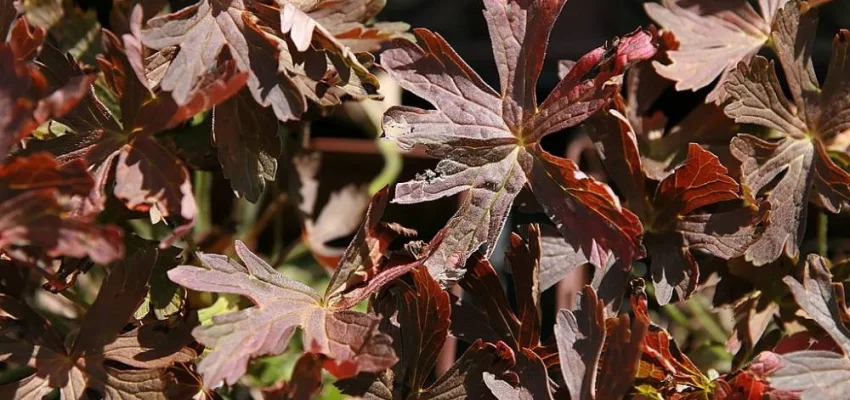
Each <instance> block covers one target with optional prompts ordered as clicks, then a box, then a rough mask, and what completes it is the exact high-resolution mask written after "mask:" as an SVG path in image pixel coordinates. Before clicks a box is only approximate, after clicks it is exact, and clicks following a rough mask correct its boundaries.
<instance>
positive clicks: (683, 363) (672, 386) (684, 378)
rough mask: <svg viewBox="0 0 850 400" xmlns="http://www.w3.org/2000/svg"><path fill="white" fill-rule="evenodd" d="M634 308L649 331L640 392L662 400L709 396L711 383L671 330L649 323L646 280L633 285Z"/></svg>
mask: <svg viewBox="0 0 850 400" xmlns="http://www.w3.org/2000/svg"><path fill="white" fill-rule="evenodd" d="M631 304H632V309H633V310H634V312H635V317H636V318H637V319H638V321H640V322H642V323H644V324H646V325H648V328H649V329H648V331H646V335H645V336H643V343H642V351H643V354H642V355H641V358H640V365H639V366H638V370H637V375H636V377H635V386H636V388H637V389H638V390H639V391H640V392H642V393H645V392H651V393H654V394H656V395H658V396H660V398H680V397H678V396H679V394H682V393H688V396H707V395H709V394H710V393H711V390H712V382H711V380H710V379H709V378H708V377H706V376H705V375H703V373H702V372H701V371H700V369H699V368H697V366H696V365H694V363H693V362H692V361H691V360H690V359H689V358H688V356H687V355H686V354H684V353H683V352H682V351H681V350H680V349H679V346H678V345H677V344H676V341H675V340H674V339H673V337H672V336H671V335H670V333H669V332H667V330H665V329H663V328H661V327H659V326H657V325H655V324H652V322H651V320H650V319H649V315H648V313H647V301H646V293H645V292H644V290H643V280H642V279H641V280H639V281H637V282H633V283H632V295H631ZM693 398H699V397H693Z"/></svg>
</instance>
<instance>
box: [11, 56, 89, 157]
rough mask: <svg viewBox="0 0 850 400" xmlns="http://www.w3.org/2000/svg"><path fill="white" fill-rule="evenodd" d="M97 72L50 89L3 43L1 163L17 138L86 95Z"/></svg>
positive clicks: (38, 74)
mask: <svg viewBox="0 0 850 400" xmlns="http://www.w3.org/2000/svg"><path fill="white" fill-rule="evenodd" d="M94 78H95V77H94V75H81V76H78V77H75V78H74V79H71V80H69V81H68V82H66V84H65V85H63V86H61V87H56V88H51V87H49V85H48V81H47V80H46V79H45V77H44V75H42V74H41V72H39V70H38V69H37V68H35V67H34V66H33V65H30V64H28V63H26V62H23V61H20V60H18V58H17V55H16V53H15V49H14V48H13V47H10V46H9V45H6V44H0V110H3V112H2V116H0V162H2V161H3V160H5V159H6V157H7V156H8V154H9V152H10V150H11V149H12V147H13V146H14V145H15V143H16V142H17V141H18V140H21V139H23V138H24V137H26V136H28V135H29V134H30V133H31V131H32V130H34V129H35V128H36V127H38V125H39V124H41V123H43V122H45V121H47V120H49V119H51V118H56V117H61V116H62V115H64V114H66V113H68V111H70V110H71V109H72V108H73V107H74V106H75V105H76V104H77V103H78V102H79V101H80V99H82V98H83V97H84V96H85V95H86V94H87V89H88V87H89V85H90V84H91V82H93V81H94Z"/></svg>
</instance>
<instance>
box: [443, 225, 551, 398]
mask: <svg viewBox="0 0 850 400" xmlns="http://www.w3.org/2000/svg"><path fill="white" fill-rule="evenodd" d="M540 252H541V248H540V231H539V229H538V228H537V227H536V226H531V227H529V231H528V243H527V244H526V242H524V241H523V240H522V239H521V238H520V237H519V236H518V235H517V234H512V236H511V248H510V251H509V252H508V253H507V256H506V259H507V261H508V262H509V263H510V266H511V270H512V271H513V274H512V278H513V282H514V287H515V289H516V292H515V293H516V297H515V300H516V305H517V312H514V311H513V309H512V308H511V305H510V303H509V300H508V298H507V295H506V294H505V292H504V291H503V289H502V285H501V281H500V280H499V276H498V275H497V273H496V271H495V270H494V269H493V266H492V265H491V264H490V262H489V261H488V260H487V259H486V258H484V257H483V255H482V254H481V253H476V254H474V255H473V257H472V258H471V259H470V260H469V261H468V262H467V274H466V276H465V277H464V279H463V280H461V281H460V286H461V287H462V288H463V290H464V291H465V292H466V293H467V294H469V296H470V297H471V298H472V299H474V302H459V303H455V304H454V305H453V308H452V314H453V315H455V316H456V318H455V319H454V320H453V321H452V328H451V329H452V335H454V336H456V337H458V338H459V339H461V340H466V341H469V342H473V341H474V340H477V339H479V338H481V339H484V340H487V341H490V342H499V343H504V344H506V345H507V346H508V347H509V348H510V349H511V351H512V352H513V353H515V354H516V363H517V365H516V366H514V368H512V369H511V372H512V373H514V374H516V375H517V376H518V379H519V384H520V385H521V387H524V388H527V389H530V390H531V393H532V394H539V393H546V391H544V388H542V387H540V385H539V383H540V382H538V379H539V378H538V377H537V376H536V372H534V371H535V370H537V363H538V362H540V363H542V364H543V365H544V366H550V365H552V364H554V363H556V361H555V360H554V349H553V348H552V347H553V346H552V344H550V343H544V342H543V341H542V340H541V330H542V327H541V318H542V317H541V315H540V284H539V278H538V276H539V275H538V268H539V265H540V254H541V253H540ZM469 320H476V321H480V322H479V323H476V324H469V323H468V321H469ZM544 386H545V384H544Z"/></svg>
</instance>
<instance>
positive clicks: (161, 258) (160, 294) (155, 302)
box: [133, 247, 186, 321]
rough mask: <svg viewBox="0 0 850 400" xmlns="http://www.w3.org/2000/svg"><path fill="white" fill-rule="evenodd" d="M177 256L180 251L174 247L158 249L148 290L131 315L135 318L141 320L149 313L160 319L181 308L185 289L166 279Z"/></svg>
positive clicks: (170, 315)
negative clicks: (140, 303)
mask: <svg viewBox="0 0 850 400" xmlns="http://www.w3.org/2000/svg"><path fill="white" fill-rule="evenodd" d="M179 256H180V252H179V251H178V249H177V248H175V247H171V248H169V249H166V250H159V251H158V254H157V255H156V261H155V263H156V265H155V266H154V269H153V272H151V277H150V279H149V281H148V284H149V285H150V290H149V291H148V295H147V296H146V297H145V299H144V301H143V302H142V305H141V306H139V308H138V309H137V310H136V312H135V314H134V315H133V317H134V318H135V319H137V320H141V319H143V318H144V317H145V316H147V315H148V314H149V313H151V314H152V315H153V317H154V318H156V319H157V320H160V321H162V320H167V319H169V318H170V317H172V316H174V315H176V314H178V313H180V312H181V311H182V310H183V302H184V298H185V297H186V291H185V290H183V288H181V287H179V286H177V285H175V284H174V282H171V281H170V280H169V279H168V270H170V269H171V268H174V267H175V266H177V263H178V257H179Z"/></svg>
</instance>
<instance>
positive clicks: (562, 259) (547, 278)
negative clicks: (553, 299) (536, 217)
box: [538, 226, 587, 292]
mask: <svg viewBox="0 0 850 400" xmlns="http://www.w3.org/2000/svg"><path fill="white" fill-rule="evenodd" d="M540 230H541V236H540V274H539V278H538V279H539V281H540V291H541V292H542V291H545V290H546V289H549V288H550V287H552V286H555V284H556V283H558V282H560V281H561V279H563V278H564V277H565V276H567V275H569V274H570V273H571V272H572V271H574V270H575V269H576V268H578V267H580V266H582V265H584V264H587V259H586V258H584V256H583V255H582V254H581V252H579V251H576V250H575V249H574V248H573V247H572V246H570V244H569V243H567V242H566V241H565V240H564V238H563V237H562V236H561V234H560V233H558V231H557V230H556V229H555V228H554V227H550V226H541V227H540Z"/></svg>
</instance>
